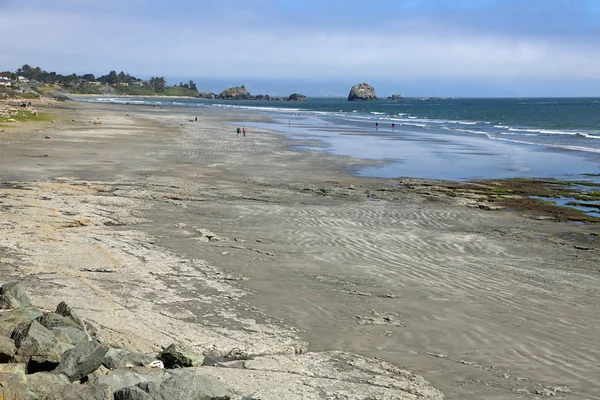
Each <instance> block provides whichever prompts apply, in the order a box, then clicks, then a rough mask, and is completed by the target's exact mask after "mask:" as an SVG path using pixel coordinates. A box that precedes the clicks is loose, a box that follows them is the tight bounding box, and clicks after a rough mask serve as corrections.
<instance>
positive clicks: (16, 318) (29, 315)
mask: <svg viewBox="0 0 600 400" xmlns="http://www.w3.org/2000/svg"><path fill="white" fill-rule="evenodd" d="M41 315H42V313H41V312H40V311H37V310H34V309H32V308H21V309H17V310H11V311H5V312H1V313H0V336H4V337H10V336H11V335H12V333H13V331H14V330H15V328H16V327H17V325H19V324H21V323H22V322H24V321H33V320H34V319H36V318H38V317H40V316H41Z"/></svg>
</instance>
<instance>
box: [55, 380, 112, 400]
mask: <svg viewBox="0 0 600 400" xmlns="http://www.w3.org/2000/svg"><path fill="white" fill-rule="evenodd" d="M83 399H85V400H113V390H112V389H111V387H110V386H108V385H102V384H95V385H94V384H86V385H78V384H70V385H67V386H62V387H60V388H58V389H56V390H53V391H52V392H51V393H50V394H49V395H47V396H46V397H44V400H83Z"/></svg>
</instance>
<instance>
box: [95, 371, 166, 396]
mask: <svg viewBox="0 0 600 400" xmlns="http://www.w3.org/2000/svg"><path fill="white" fill-rule="evenodd" d="M165 378H166V372H165V370H164V369H162V368H142V367H134V368H121V369H116V370H114V371H110V372H109V373H108V375H105V376H101V377H100V378H98V379H96V380H94V382H95V383H102V384H106V385H109V386H110V387H111V388H112V389H113V390H114V391H117V390H121V389H123V388H125V387H128V386H135V385H137V384H138V383H140V382H156V383H160V382H162V381H163V380H164V379H165Z"/></svg>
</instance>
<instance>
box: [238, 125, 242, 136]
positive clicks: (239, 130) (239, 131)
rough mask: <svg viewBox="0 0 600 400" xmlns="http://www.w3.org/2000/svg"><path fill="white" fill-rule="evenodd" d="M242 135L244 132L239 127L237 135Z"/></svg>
mask: <svg viewBox="0 0 600 400" xmlns="http://www.w3.org/2000/svg"><path fill="white" fill-rule="evenodd" d="M240 133H242V130H241V129H240V127H239V126H238V127H237V135H238V136H240Z"/></svg>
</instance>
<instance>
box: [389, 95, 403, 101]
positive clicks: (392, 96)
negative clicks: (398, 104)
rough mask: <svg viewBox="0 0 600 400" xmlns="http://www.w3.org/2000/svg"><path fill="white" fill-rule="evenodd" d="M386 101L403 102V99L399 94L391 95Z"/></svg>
mask: <svg viewBox="0 0 600 400" xmlns="http://www.w3.org/2000/svg"><path fill="white" fill-rule="evenodd" d="M387 99H388V100H391V101H397V100H404V97H403V96H402V95H401V94H393V95H391V96H388V97H387Z"/></svg>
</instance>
